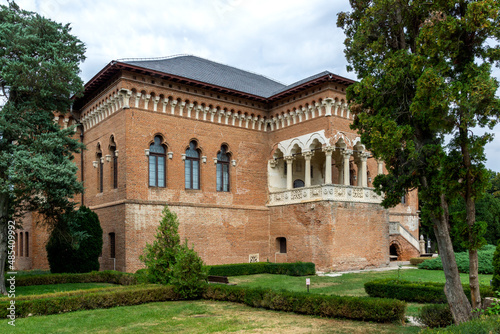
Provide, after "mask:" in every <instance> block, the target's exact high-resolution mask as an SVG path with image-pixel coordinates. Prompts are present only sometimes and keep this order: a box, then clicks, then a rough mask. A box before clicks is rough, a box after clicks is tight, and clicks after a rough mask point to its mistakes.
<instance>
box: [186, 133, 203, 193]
mask: <svg viewBox="0 0 500 334" xmlns="http://www.w3.org/2000/svg"><path fill="white" fill-rule="evenodd" d="M184 183H185V188H186V189H200V152H199V151H198V149H197V145H196V141H194V140H193V141H191V142H190V143H189V148H188V149H187V150H186V160H185V161H184Z"/></svg>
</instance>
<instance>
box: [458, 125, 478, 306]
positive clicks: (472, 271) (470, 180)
mask: <svg viewBox="0 0 500 334" xmlns="http://www.w3.org/2000/svg"><path fill="white" fill-rule="evenodd" d="M461 124H462V122H461ZM460 138H461V143H460V148H461V150H462V156H463V163H464V167H465V168H466V169H467V173H466V175H465V194H464V199H465V212H466V216H465V217H466V218H465V220H466V223H467V225H468V227H469V240H468V241H469V285H470V298H471V301H472V308H473V309H477V308H480V307H481V293H480V291H479V277H478V276H479V263H478V262H479V259H478V257H477V248H476V247H477V242H476V239H477V238H478V237H480V236H478V235H475V234H474V233H472V228H473V227H474V224H475V223H476V202H475V198H474V196H473V195H474V190H473V188H474V187H473V184H474V177H473V175H472V174H471V169H472V161H471V157H470V150H469V146H468V142H469V141H470V139H469V138H468V128H467V127H465V126H461V127H460Z"/></svg>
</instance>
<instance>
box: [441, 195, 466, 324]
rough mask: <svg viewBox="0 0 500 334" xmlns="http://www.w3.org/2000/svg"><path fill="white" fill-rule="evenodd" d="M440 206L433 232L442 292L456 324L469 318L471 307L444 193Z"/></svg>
mask: <svg viewBox="0 0 500 334" xmlns="http://www.w3.org/2000/svg"><path fill="white" fill-rule="evenodd" d="M441 208H442V209H443V213H442V214H441V215H440V217H439V219H437V218H435V219H433V223H434V233H435V235H436V240H437V243H438V247H439V255H440V256H441V261H442V262H443V271H444V276H445V278H446V284H445V287H444V292H445V294H446V298H447V300H448V304H449V305H450V309H451V313H452V314H453V320H454V321H455V323H456V324H459V323H462V322H466V321H468V320H469V319H470V317H471V311H472V309H471V306H470V303H469V300H467V297H466V296H465V293H464V289H463V286H462V282H461V281H460V274H459V273H458V267H457V262H456V260H455V252H454V251H453V245H452V242H451V238H450V231H449V225H448V205H447V203H446V199H445V197H444V195H441Z"/></svg>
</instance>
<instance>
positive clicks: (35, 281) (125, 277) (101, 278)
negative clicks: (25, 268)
mask: <svg viewBox="0 0 500 334" xmlns="http://www.w3.org/2000/svg"><path fill="white" fill-rule="evenodd" d="M64 283H112V284H120V285H134V284H137V278H136V277H135V275H134V274H129V273H122V272H119V271H113V270H106V271H92V272H90V273H83V274H43V275H33V276H16V286H29V285H48V284H64Z"/></svg>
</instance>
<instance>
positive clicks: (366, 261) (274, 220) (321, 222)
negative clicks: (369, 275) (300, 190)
mask: <svg viewBox="0 0 500 334" xmlns="http://www.w3.org/2000/svg"><path fill="white" fill-rule="evenodd" d="M270 210H271V222H270V225H271V227H270V239H271V248H273V247H272V246H273V245H274V241H275V239H276V238H279V237H285V238H286V239H287V253H288V254H287V259H288V261H289V262H294V261H312V262H314V263H315V264H316V268H317V269H318V270H346V269H354V268H365V267H372V266H380V265H384V264H386V263H388V260H389V256H388V255H389V254H388V251H387V249H388V247H389V240H388V229H389V227H388V220H387V212H386V211H385V210H384V209H382V208H381V207H380V206H378V205H375V204H361V203H357V204H354V203H333V202H315V203H314V202H313V203H304V204H295V205H287V206H278V207H272V208H270ZM367 231H369V233H367ZM271 251H272V252H276V251H277V249H276V248H275V249H274V250H273V249H271Z"/></svg>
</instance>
